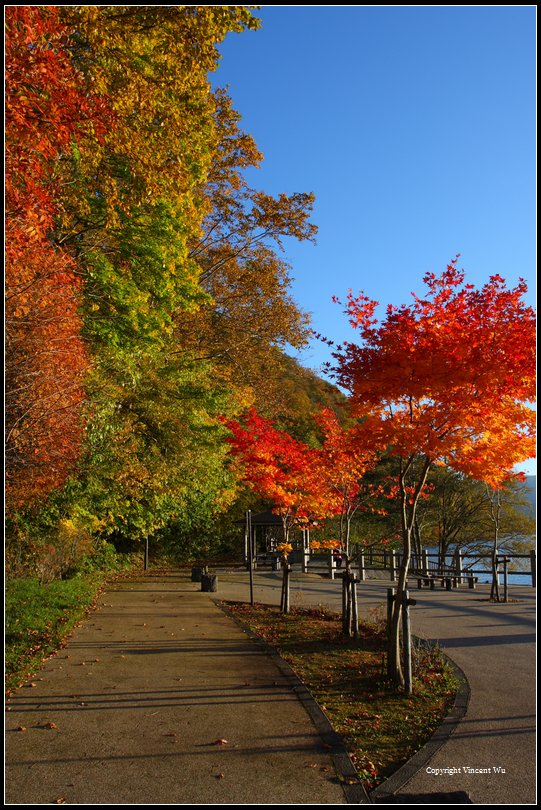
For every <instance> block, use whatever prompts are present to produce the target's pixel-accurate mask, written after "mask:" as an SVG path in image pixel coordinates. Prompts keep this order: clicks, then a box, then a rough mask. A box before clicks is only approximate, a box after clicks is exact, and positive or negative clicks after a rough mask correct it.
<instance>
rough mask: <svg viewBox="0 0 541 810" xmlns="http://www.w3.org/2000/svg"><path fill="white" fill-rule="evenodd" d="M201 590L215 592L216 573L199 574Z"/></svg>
mask: <svg viewBox="0 0 541 810" xmlns="http://www.w3.org/2000/svg"><path fill="white" fill-rule="evenodd" d="M201 590H202V591H205V592H206V593H215V592H216V591H217V590H218V577H217V576H216V574H203V575H202V576H201Z"/></svg>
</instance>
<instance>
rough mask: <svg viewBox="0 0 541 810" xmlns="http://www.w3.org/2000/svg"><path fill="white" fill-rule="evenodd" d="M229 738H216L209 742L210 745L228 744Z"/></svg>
mask: <svg viewBox="0 0 541 810" xmlns="http://www.w3.org/2000/svg"><path fill="white" fill-rule="evenodd" d="M228 743H229V740H222V739H220V740H214V742H211V743H209V745H228Z"/></svg>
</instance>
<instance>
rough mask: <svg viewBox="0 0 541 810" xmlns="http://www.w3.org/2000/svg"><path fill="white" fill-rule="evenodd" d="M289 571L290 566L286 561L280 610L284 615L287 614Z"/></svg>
mask: <svg viewBox="0 0 541 810" xmlns="http://www.w3.org/2000/svg"><path fill="white" fill-rule="evenodd" d="M290 571H291V566H290V565H289V563H288V562H287V561H285V560H284V579H283V590H284V600H283V602H284V606H283V608H282V610H283V612H284V613H289V573H290Z"/></svg>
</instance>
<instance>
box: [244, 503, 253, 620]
mask: <svg viewBox="0 0 541 810" xmlns="http://www.w3.org/2000/svg"><path fill="white" fill-rule="evenodd" d="M246 529H247V532H248V554H249V562H250V567H249V571H250V604H251V605H253V604H254V538H253V534H252V510H251V509H248V511H247V512H246Z"/></svg>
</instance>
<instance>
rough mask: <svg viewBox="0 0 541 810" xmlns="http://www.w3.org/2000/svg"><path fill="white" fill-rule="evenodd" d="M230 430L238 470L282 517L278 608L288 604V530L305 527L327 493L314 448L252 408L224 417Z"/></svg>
mask: <svg viewBox="0 0 541 810" xmlns="http://www.w3.org/2000/svg"><path fill="white" fill-rule="evenodd" d="M225 424H226V425H227V427H228V428H229V430H230V431H231V436H230V438H229V439H228V441H229V443H230V446H231V451H232V453H233V455H234V456H235V457H236V458H237V460H238V461H239V462H240V469H239V470H238V475H239V477H240V479H241V480H244V481H245V482H246V483H247V484H248V485H249V486H250V487H251V488H252V489H253V490H255V491H256V492H257V493H258V495H259V496H260V497H262V498H264V499H265V500H268V501H270V502H271V503H272V504H273V512H274V513H275V514H277V515H279V516H280V518H281V521H282V530H283V542H282V543H281V544H280V546H279V550H280V551H281V552H282V555H283V558H284V585H283V588H282V599H281V609H282V611H283V612H284V613H287V612H288V610H289V584H288V583H289V576H288V575H289V567H288V565H287V555H288V554H289V552H290V551H291V550H292V546H291V544H290V542H289V535H290V532H291V530H292V529H293V528H295V527H299V528H302V529H306V528H309V527H310V525H312V523H313V521H315V520H316V519H317V518H322V517H325V516H326V515H328V514H330V513H331V512H332V508H333V507H332V504H331V493H330V490H329V489H328V488H327V487H326V486H325V485H324V483H323V482H322V479H321V477H320V476H318V475H317V474H315V472H314V471H315V467H316V464H317V458H316V454H315V451H314V450H313V449H312V448H310V447H309V446H308V445H306V444H304V443H303V442H300V441H297V440H296V439H294V438H293V437H292V436H290V435H289V434H288V433H286V432H285V431H282V430H278V429H277V428H276V427H275V426H274V424H273V423H272V422H271V421H270V420H269V419H265V418H263V417H262V416H260V415H259V414H258V413H257V412H256V411H255V409H253V408H251V409H250V410H249V411H248V412H247V414H246V416H245V418H244V420H243V422H242V423H241V422H239V421H238V420H234V419H231V420H225Z"/></svg>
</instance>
